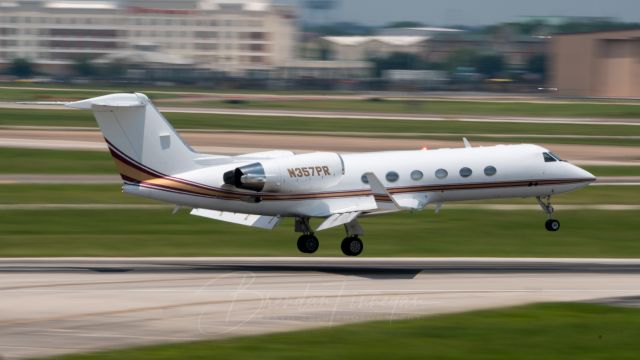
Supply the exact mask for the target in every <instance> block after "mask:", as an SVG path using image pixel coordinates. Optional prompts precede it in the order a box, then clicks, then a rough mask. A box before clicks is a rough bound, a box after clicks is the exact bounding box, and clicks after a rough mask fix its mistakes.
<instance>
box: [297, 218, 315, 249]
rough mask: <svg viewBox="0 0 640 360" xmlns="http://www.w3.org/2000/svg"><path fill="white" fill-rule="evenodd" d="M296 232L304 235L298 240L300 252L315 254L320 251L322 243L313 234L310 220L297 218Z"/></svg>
mask: <svg viewBox="0 0 640 360" xmlns="http://www.w3.org/2000/svg"><path fill="white" fill-rule="evenodd" d="M296 232H299V233H302V235H301V236H300V237H299V238H298V250H300V252H301V253H304V254H313V253H315V252H316V251H318V248H319V247H320V241H318V238H317V237H316V236H315V235H314V234H313V229H312V228H311V225H309V218H296Z"/></svg>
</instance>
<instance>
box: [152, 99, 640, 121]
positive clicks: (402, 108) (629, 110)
mask: <svg viewBox="0 0 640 360" xmlns="http://www.w3.org/2000/svg"><path fill="white" fill-rule="evenodd" d="M164 104H167V105H175V106H201V107H224V108H235V109H278V110H326V111H358V112H372V113H376V112H386V113H416V114H420V113H422V114H438V115H475V116H492V115H494V116H533V117H597V118H621V119H638V118H640V106H638V105H633V104H598V103H580V102H576V103H532V102H491V101H455V100H425V101H422V100H387V101H368V100H312V101H303V100H273V101H259V100H256V101H252V100H249V101H246V102H245V103H243V104H228V103H225V102H222V101H218V100H210V101H198V102H189V103H179V102H178V103H171V102H170V100H169V101H167V102H165V103H164Z"/></svg>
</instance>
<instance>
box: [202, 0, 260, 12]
mask: <svg viewBox="0 0 640 360" xmlns="http://www.w3.org/2000/svg"><path fill="white" fill-rule="evenodd" d="M225 5H236V6H238V5H239V6H241V7H242V9H243V10H247V11H266V10H268V9H269V7H270V6H271V1H269V0H202V1H200V2H199V8H200V9H202V10H218V9H220V8H221V7H224V6H225Z"/></svg>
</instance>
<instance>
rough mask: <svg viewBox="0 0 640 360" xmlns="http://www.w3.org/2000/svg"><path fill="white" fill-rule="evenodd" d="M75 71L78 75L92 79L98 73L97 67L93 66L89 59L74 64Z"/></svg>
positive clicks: (79, 60) (81, 59)
mask: <svg viewBox="0 0 640 360" xmlns="http://www.w3.org/2000/svg"><path fill="white" fill-rule="evenodd" d="M73 70H74V71H75V72H76V73H78V75H80V76H86V77H92V76H95V75H97V73H98V70H97V69H96V67H95V66H93V64H92V63H91V62H90V61H89V60H88V59H87V58H80V59H77V60H76V61H75V62H74V63H73Z"/></svg>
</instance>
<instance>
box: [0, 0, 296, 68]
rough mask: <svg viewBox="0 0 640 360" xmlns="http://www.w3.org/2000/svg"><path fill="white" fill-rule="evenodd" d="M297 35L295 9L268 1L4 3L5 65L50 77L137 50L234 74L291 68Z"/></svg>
mask: <svg viewBox="0 0 640 360" xmlns="http://www.w3.org/2000/svg"><path fill="white" fill-rule="evenodd" d="M295 37H296V26H295V16H294V11H293V8H292V7H289V6H277V5H273V4H271V3H270V2H269V1H268V0H119V1H117V0H111V1H92V0H87V1H66V0H52V1H49V0H22V1H15V0H14V1H5V0H1V1H0V66H2V63H4V64H7V63H8V62H10V61H12V60H13V59H16V58H27V59H30V60H31V61H33V62H35V63H36V64H37V65H38V66H39V67H40V68H41V69H42V70H44V71H49V72H57V71H59V70H61V69H62V68H65V67H68V65H69V64H71V63H73V62H75V61H77V60H78V59H87V60H91V59H95V58H104V57H105V56H109V55H114V54H117V53H121V52H123V51H127V50H128V49H132V48H134V47H135V46H136V45H138V44H154V45H155V46H157V47H158V48H159V49H160V51H162V52H166V53H167V54H170V55H175V56H179V57H182V58H186V59H189V60H190V61H193V62H194V63H195V64H197V65H198V66H199V67H203V68H208V69H211V70H219V71H223V72H226V73H230V74H246V73H247V72H251V71H268V70H271V69H274V68H276V67H282V66H286V65H288V63H289V62H291V60H292V59H293V57H294V53H295V41H296V39H295ZM114 56H115V55H114Z"/></svg>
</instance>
